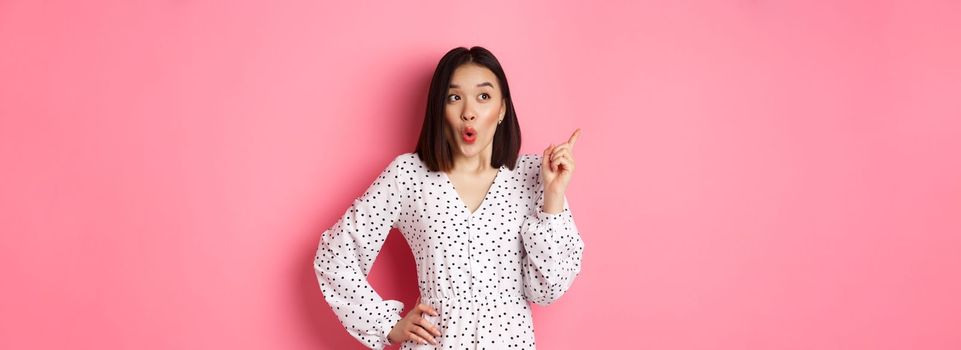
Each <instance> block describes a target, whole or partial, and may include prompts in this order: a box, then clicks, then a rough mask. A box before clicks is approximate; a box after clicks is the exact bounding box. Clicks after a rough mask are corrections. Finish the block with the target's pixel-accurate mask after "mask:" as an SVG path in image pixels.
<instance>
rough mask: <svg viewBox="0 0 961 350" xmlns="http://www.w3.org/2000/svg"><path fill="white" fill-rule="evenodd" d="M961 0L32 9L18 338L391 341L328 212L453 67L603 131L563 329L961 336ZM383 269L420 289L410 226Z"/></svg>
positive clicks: (666, 336)
mask: <svg viewBox="0 0 961 350" xmlns="http://www.w3.org/2000/svg"><path fill="white" fill-rule="evenodd" d="M959 43H961V2H957V1H758V0H739V1H688V2H685V1H643V2H641V1H632V2H627V1H624V2H608V3H605V4H590V5H588V4H586V2H585V3H581V4H576V3H570V4H563V5H561V4H560V3H558V2H542V3H534V2H530V1H524V2H520V4H517V3H514V2H504V3H501V2H495V1H486V2H467V1H438V2H430V3H427V2H424V3H420V2H418V3H417V4H416V6H415V4H413V3H408V2H390V3H387V4H350V5H340V4H334V3H328V4H324V3H320V2H311V1H261V2H255V1H183V0H181V1H152V2H150V1H120V0H116V1H19V0H0V117H2V118H0V170H2V171H0V174H2V175H0V176H2V182H0V231H2V236H0V237H2V238H0V239H2V241H0V266H2V271H3V274H2V288H0V294H2V295H0V348H4V349H24V348H31V349H55V348H79V349H120V348H126V349H171V348H181V349H187V348H190V349H204V348H206V349H213V348H224V349H226V348H230V349H344V348H359V345H358V344H359V343H356V342H355V341H354V340H353V338H350V336H349V335H348V334H347V332H346V331H345V330H344V329H343V328H342V326H341V325H340V324H339V323H337V320H336V318H335V316H334V314H333V312H332V311H331V310H330V309H329V307H328V306H327V305H326V304H325V303H324V302H323V300H322V295H321V293H320V289H319V287H318V286H317V282H316V280H315V277H314V273H313V271H312V270H311V265H310V264H311V263H312V259H313V253H314V249H315V248H316V244H317V242H318V240H319V237H320V236H319V235H320V233H321V232H322V231H323V230H324V229H325V228H327V227H328V226H330V225H332V224H333V223H334V220H336V218H337V217H338V216H339V215H340V214H341V213H343V211H344V210H346V208H347V206H348V205H349V203H350V201H351V200H352V199H353V198H354V197H355V196H357V195H359V194H360V193H361V192H362V191H363V190H364V189H365V188H366V186H367V185H369V184H370V183H371V182H372V181H373V179H374V177H375V176H376V175H377V173H378V172H379V171H381V170H382V169H383V167H384V166H386V164H387V162H389V160H390V159H391V158H392V157H394V156H396V155H397V154H400V153H403V152H410V151H412V150H413V145H414V143H415V140H416V137H417V133H418V130H419V127H420V123H421V118H423V106H424V99H425V96H426V92H427V87H428V84H429V79H430V74H431V73H432V71H433V69H434V66H435V65H436V63H437V60H438V59H439V58H440V57H441V56H442V55H443V54H444V53H445V52H446V51H447V50H449V49H450V48H453V47H455V46H471V45H481V46H485V47H487V48H489V49H491V50H492V51H493V52H494V53H495V55H497V56H498V58H499V59H500V60H501V61H502V63H503V64H504V67H505V69H506V72H507V76H508V78H509V81H510V83H511V87H512V89H513V93H514V98H515V103H516V105H517V110H518V113H519V118H520V122H521V126H522V128H523V130H524V144H523V148H522V152H525V153H535V152H539V151H541V150H542V149H544V148H545V147H546V146H547V145H548V144H549V143H550V142H562V141H564V140H566V139H567V137H568V136H569V135H570V134H571V132H572V131H573V130H574V129H575V128H577V127H580V128H582V129H583V131H584V133H583V135H582V137H581V139H580V141H579V142H578V145H577V151H576V152H575V153H576V155H577V157H576V158H577V162H578V170H577V172H576V174H575V176H574V180H573V182H572V183H571V188H570V190H569V192H568V196H569V199H570V202H571V203H570V205H571V207H572V210H573V211H574V213H575V216H576V218H577V220H578V225H579V228H580V229H581V231H582V232H581V234H582V236H583V238H584V240H585V243H586V249H585V255H584V261H583V264H584V265H583V266H584V267H583V271H582V273H581V275H580V276H579V277H578V279H577V280H576V282H575V284H574V286H573V287H572V288H571V289H570V290H569V292H568V294H566V295H565V296H564V298H562V299H561V300H560V301H558V302H557V303H555V304H554V305H551V306H549V307H535V315H534V317H535V320H536V332H537V333H536V334H537V342H538V345H540V347H542V348H544V349H565V348H588V347H590V348H592V349H603V348H647V349H909V348H910V349H958V348H961V331H959V325H961V298H959V297H958V296H959V295H961V156H959V154H961V121H959V117H961V97H959V91H961V63H959V62H961V45H959ZM371 281H372V283H373V284H374V286H375V288H377V290H378V291H379V292H380V293H381V294H382V295H383V296H384V297H386V298H397V299H400V300H402V301H404V302H405V303H406V304H407V306H408V307H411V306H412V305H413V302H414V301H415V299H416V297H417V291H416V283H415V275H414V264H413V260H412V257H411V255H410V252H409V248H408V247H407V245H406V242H405V241H404V240H403V237H401V236H400V235H399V234H398V233H397V232H394V233H392V234H391V235H390V238H389V239H388V242H387V244H386V246H385V248H384V250H383V252H382V255H381V256H380V258H379V259H378V262H377V264H376V265H375V267H374V272H373V274H372V276H371Z"/></svg>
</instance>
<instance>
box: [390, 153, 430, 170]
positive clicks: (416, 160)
mask: <svg viewBox="0 0 961 350" xmlns="http://www.w3.org/2000/svg"><path fill="white" fill-rule="evenodd" d="M390 166H391V167H393V168H395V169H397V170H399V171H400V170H402V171H403V172H404V173H406V174H416V173H422V172H424V171H425V170H426V169H427V168H426V166H425V165H424V162H422V161H421V160H420V157H419V156H417V153H414V152H407V153H401V154H398V155H397V156H394V159H393V160H392V161H391V162H390Z"/></svg>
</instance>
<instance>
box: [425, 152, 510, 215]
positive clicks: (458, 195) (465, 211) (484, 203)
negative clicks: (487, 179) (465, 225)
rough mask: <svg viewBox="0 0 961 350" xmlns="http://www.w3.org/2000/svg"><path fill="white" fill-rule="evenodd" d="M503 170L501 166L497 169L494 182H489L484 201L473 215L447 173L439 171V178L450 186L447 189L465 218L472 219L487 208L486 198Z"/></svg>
mask: <svg viewBox="0 0 961 350" xmlns="http://www.w3.org/2000/svg"><path fill="white" fill-rule="evenodd" d="M503 169H504V166H503V165H501V166H500V167H498V168H497V174H494V181H491V184H490V187H488V188H487V193H484V199H482V200H481V203H480V205H478V206H477V209H474V212H473V213H472V212H470V208H468V207H467V202H465V201H464V200H463V199H462V198H461V196H460V193H458V192H457V186H454V182H453V181H451V180H450V176H447V172H445V171H441V172H440V173H441V176H443V177H444V181H446V182H447V183H448V184H450V186H448V187H449V188H450V190H451V191H452V192H454V198H455V199H457V201H458V202H460V208H461V211H463V212H464V213H466V214H467V216H469V217H474V215H476V214H477V213H480V211H481V209H484V207H485V206H487V202H490V201H489V200H488V197H490V195H491V192H493V191H494V186H497V182H498V180H499V179H500V177H501V171H502V170H503Z"/></svg>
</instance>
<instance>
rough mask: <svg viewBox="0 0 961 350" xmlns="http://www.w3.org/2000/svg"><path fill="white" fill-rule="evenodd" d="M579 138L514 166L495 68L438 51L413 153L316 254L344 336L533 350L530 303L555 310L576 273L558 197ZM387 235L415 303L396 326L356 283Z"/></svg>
mask: <svg viewBox="0 0 961 350" xmlns="http://www.w3.org/2000/svg"><path fill="white" fill-rule="evenodd" d="M579 135H580V129H578V130H576V131H575V132H574V134H573V135H571V137H570V139H569V140H568V141H567V142H564V143H562V144H560V145H557V146H555V145H553V144H552V145H550V146H549V147H547V149H545V150H544V153H543V154H523V155H520V156H518V152H519V149H520V144H521V135H520V127H519V124H518V122H517V116H516V115H515V113H514V105H513V102H512V101H511V95H510V89H509V88H508V85H507V78H506V77H505V76H504V71H503V69H502V68H501V65H500V63H499V62H498V61H497V59H496V58H495V57H494V55H493V54H491V53H490V52H489V51H488V50H486V49H484V48H482V47H477V46H475V47H472V48H471V49H469V50H468V49H466V48H463V47H459V48H455V49H453V50H451V51H449V52H448V53H447V54H446V55H444V57H443V58H441V60H440V63H438V65H437V69H436V70H435V72H434V76H433V78H432V80H431V84H430V91H429V92H428V96H427V112H426V116H425V118H424V124H423V126H422V128H421V133H420V139H419V141H418V143H417V147H416V150H415V152H412V153H405V154H401V155H399V156H397V157H396V158H394V160H393V161H392V162H391V163H390V164H389V165H388V166H387V168H386V169H384V171H383V172H381V174H380V175H379V176H378V177H377V179H376V180H375V181H374V183H373V184H371V185H370V187H369V188H368V189H367V190H366V192H364V194H363V195H362V196H360V197H358V198H356V199H355V200H354V201H353V204H352V205H351V207H350V208H349V210H347V212H346V213H345V214H344V215H343V216H342V217H341V218H340V219H339V220H338V222H337V223H336V224H335V225H333V226H332V227H331V228H329V229H328V230H327V231H325V232H324V234H323V236H322V238H321V240H320V244H319V245H318V249H317V254H316V256H315V257H314V263H313V265H314V270H315V271H316V275H317V280H318V281H319V283H320V288H321V290H322V292H323V294H324V298H325V299H326V301H327V302H328V303H329V304H330V306H331V308H332V309H333V310H334V312H335V313H336V314H337V317H338V318H339V320H340V321H341V323H343V324H344V326H345V327H346V329H347V331H348V332H349V333H350V334H351V335H352V336H353V337H355V338H357V340H359V341H361V342H362V343H364V344H365V345H366V346H368V347H370V348H372V349H382V348H383V347H385V346H387V345H390V344H396V343H402V344H403V345H402V346H401V349H417V348H425V349H455V348H456V349H463V348H468V349H501V348H512V349H514V348H521V349H534V348H535V343H534V328H533V322H532V318H531V309H530V305H529V304H528V302H533V303H536V304H538V305H548V304H551V303H553V302H554V301H555V300H557V299H558V298H560V297H561V295H562V294H564V293H565V292H566V291H567V289H568V288H569V287H570V286H571V283H573V281H574V278H575V277H576V276H577V275H578V274H579V273H580V267H581V256H582V254H583V250H584V242H583V241H582V240H581V238H580V234H579V233H578V230H577V227H576V226H575V224H574V218H573V215H572V213H571V211H570V208H569V207H568V203H567V197H566V196H565V192H566V190H567V185H568V183H569V182H570V179H571V175H572V174H573V172H574V154H573V149H574V143H575V142H576V141H577V138H578V137H579ZM391 228H397V229H399V230H400V232H401V233H402V234H403V235H404V238H405V239H407V242H408V244H409V245H410V247H411V249H413V253H414V257H415V262H416V265H417V277H418V282H417V284H418V288H419V290H420V299H419V300H418V303H417V305H416V306H415V307H413V308H412V309H411V310H410V311H409V312H408V313H407V314H406V315H404V316H403V317H401V315H400V313H401V311H403V309H404V304H403V303H402V302H400V301H398V300H384V299H382V298H381V297H380V296H379V295H378V294H377V292H376V291H374V290H373V288H371V286H370V284H369V283H368V282H367V274H368V273H369V272H370V269H371V266H372V264H373V262H374V260H375V258H376V257H377V254H378V253H379V252H380V249H381V247H382V245H383V243H384V240H385V239H386V238H387V234H388V232H389V231H390V229H391Z"/></svg>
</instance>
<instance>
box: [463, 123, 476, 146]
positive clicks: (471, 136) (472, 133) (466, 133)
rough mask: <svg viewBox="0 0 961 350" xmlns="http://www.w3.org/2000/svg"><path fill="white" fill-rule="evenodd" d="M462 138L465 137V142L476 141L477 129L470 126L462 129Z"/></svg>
mask: <svg viewBox="0 0 961 350" xmlns="http://www.w3.org/2000/svg"><path fill="white" fill-rule="evenodd" d="M461 138H462V139H464V142H467V143H474V141H476V140H477V130H474V128H472V127H469V126H468V127H466V128H464V129H463V130H461Z"/></svg>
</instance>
